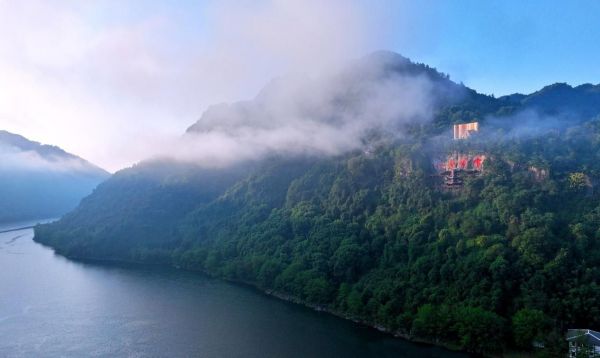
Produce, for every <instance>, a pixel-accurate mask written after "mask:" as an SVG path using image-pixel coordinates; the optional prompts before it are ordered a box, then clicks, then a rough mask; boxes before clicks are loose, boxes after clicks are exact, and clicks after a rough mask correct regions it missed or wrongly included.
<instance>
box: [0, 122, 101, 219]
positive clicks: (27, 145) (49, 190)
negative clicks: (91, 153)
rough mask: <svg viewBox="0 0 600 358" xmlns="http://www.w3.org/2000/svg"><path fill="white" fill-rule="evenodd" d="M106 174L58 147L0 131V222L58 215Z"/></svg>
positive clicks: (77, 200)
mask: <svg viewBox="0 0 600 358" xmlns="http://www.w3.org/2000/svg"><path fill="white" fill-rule="evenodd" d="M108 176H109V174H108V173H107V172H106V171H104V170H102V169H100V168H98V167H96V166H94V165H92V164H90V163H89V162H87V161H85V160H83V159H81V158H79V157H77V156H74V155H72V154H69V153H67V152H65V151H64V150H62V149H60V148H58V147H55V146H50V145H42V144H40V143H38V142H33V141H30V140H28V139H26V138H24V137H22V136H20V135H17V134H13V133H10V132H7V131H2V130H0V222H8V221H17V220H31V219H40V218H50V217H58V216H61V215H62V214H64V213H66V212H67V211H70V210H72V209H74V208H75V207H76V206H77V205H78V204H79V201H80V200H81V198H83V197H84V196H86V195H89V194H90V193H91V192H92V190H93V189H94V187H95V186H96V185H97V184H98V183H99V182H101V181H102V180H104V179H106V178H107V177H108Z"/></svg>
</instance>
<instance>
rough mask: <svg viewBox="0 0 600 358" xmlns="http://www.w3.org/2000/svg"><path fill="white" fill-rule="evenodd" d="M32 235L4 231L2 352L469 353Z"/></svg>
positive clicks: (0, 256)
mask: <svg viewBox="0 0 600 358" xmlns="http://www.w3.org/2000/svg"><path fill="white" fill-rule="evenodd" d="M10 226H11V225H0V231H2V230H3V229H5V228H7V227H10ZM23 226H27V225H24V223H16V224H13V225H12V227H23ZM32 238H33V230H32V229H24V230H19V231H12V232H6V233H0V357H83V356H99V357H261V358H262V357H420V358H428V357H465V355H461V354H458V353H454V352H449V351H445V350H443V349H440V348H435V347H429V346H422V345H416V344H413V343H409V342H405V341H402V340H399V339H394V338H391V337H389V336H387V335H385V334H381V333H379V332H377V331H374V330H372V329H369V328H366V327H362V326H360V325H357V324H354V323H351V322H347V321H345V320H342V319H339V318H336V317H333V316H330V315H328V314H324V313H318V312H314V311H312V310H310V309H307V308H304V307H301V306H298V305H294V304H290V303H286V302H282V301H280V300H277V299H275V298H272V297H269V296H266V295H264V294H261V293H260V292H257V291H256V290H253V289H251V288H247V287H243V286H239V285H235V284H230V283H225V282H222V281H219V280H214V279H210V278H207V277H204V276H201V275H197V274H193V273H188V272H181V271H177V270H167V269H157V268H140V267H135V268H133V267H122V266H105V265H96V264H84V263H80V262H74V261H70V260H67V259H65V258H63V257H60V256H57V255H54V253H53V252H52V250H50V249H48V248H45V247H43V246H40V245H38V244H36V243H34V242H33V241H32Z"/></svg>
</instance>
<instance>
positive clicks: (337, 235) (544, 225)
mask: <svg viewBox="0 0 600 358" xmlns="http://www.w3.org/2000/svg"><path fill="white" fill-rule="evenodd" d="M536 101H537V102H536V103H543V101H542V100H541V99H540V98H537V99H536ZM525 102H526V98H525V99H524V98H523V97H522V96H513V97H510V98H503V99H498V100H495V99H491V98H490V97H485V96H480V95H476V94H473V93H471V94H470V97H469V99H468V100H467V101H466V102H465V103H463V104H462V105H455V106H450V107H445V108H443V109H441V110H440V111H439V112H438V113H437V114H436V117H435V120H434V121H433V122H432V123H429V124H427V125H419V126H417V125H415V126H414V127H413V128H411V134H412V135H411V139H404V140H402V141H401V142H395V141H387V142H386V141H384V142H382V143H379V144H378V145H377V146H376V147H375V149H374V150H372V151H368V152H364V153H363V152H355V153H349V154H346V155H343V156H340V157H335V158H296V159H290V158H287V159H286V158H278V159H271V160H269V161H266V162H265V163H262V164H260V165H259V167H258V168H252V167H247V168H244V169H243V170H241V169H240V170H238V171H236V172H235V173H225V172H222V171H210V170H192V169H189V168H188V169H184V168H179V169H177V170H174V169H173V168H172V167H170V166H167V167H166V169H165V170H164V171H163V173H162V174H160V175H157V174H152V175H151V174H150V173H156V170H155V168H151V169H150V170H148V171H145V170H144V168H134V169H132V170H129V171H124V172H122V173H119V174H117V175H116V176H115V177H113V178H112V179H110V180H109V181H108V182H106V183H105V184H103V185H102V186H100V187H99V188H98V190H96V192H95V193H94V194H93V195H92V196H90V197H88V198H87V199H85V200H84V202H83V203H82V205H81V206H80V207H79V208H78V209H77V210H76V211H74V212H73V213H71V214H70V215H68V216H67V217H66V218H65V219H63V220H61V221H60V222H58V223H54V224H50V225H44V226H40V227H38V228H36V240H38V241H40V242H43V243H47V244H50V245H52V246H54V247H55V248H56V249H57V250H58V251H59V252H61V253H63V254H65V255H67V256H74V257H96V258H98V257H103V258H118V259H129V260H138V261H145V262H162V263H169V264H172V265H175V266H178V267H182V268H186V269H191V270H201V271H204V272H207V273H210V274H212V275H216V276H220V277H225V278H228V279H233V280H239V281H244V282H249V283H252V284H254V285H256V286H258V287H260V288H263V289H265V290H273V291H275V292H277V293H279V294H282V295H287V296H288V297H291V298H293V299H296V300H300V301H303V302H306V303H309V304H311V305H316V306H320V307H324V308H327V309H329V310H331V311H333V312H336V313H338V314H342V315H344V316H347V317H351V318H354V319H358V320H362V321H365V322H368V323H370V324H373V325H377V326H381V327H384V328H386V329H388V330H390V331H397V332H401V333H403V334H406V335H415V336H418V337H422V338H426V339H428V340H430V341H435V342H444V343H447V344H451V345H454V346H457V347H460V348H463V349H465V350H469V351H475V352H495V351H500V350H502V349H504V348H506V347H508V346H513V347H517V348H521V349H526V350H527V349H531V348H532V344H533V343H534V342H538V343H544V344H545V345H546V346H547V347H554V346H555V345H556V342H560V341H561V340H562V338H561V334H562V333H561V332H563V330H564V329H565V328H568V327H589V328H595V329H598V328H600V314H599V313H600V284H599V282H598V281H599V279H600V229H599V228H600V204H599V201H598V199H599V195H598V193H597V188H596V186H597V181H598V178H599V177H600V163H598V161H597V158H598V154H599V153H600V119H598V118H597V119H596V120H589V121H582V120H581V119H579V120H577V121H573V120H572V119H568V121H569V122H568V124H566V122H562V124H561V127H560V128H559V129H558V130H552V131H544V132H543V135H540V133H534V132H531V131H529V132H526V133H523V132H522V131H520V132H518V133H517V132H511V131H512V129H513V127H515V126H517V125H518V124H519V121H518V120H515V121H512V122H511V121H510V120H509V119H506V120H505V121H504V122H502V123H501V125H499V124H495V125H492V121H491V120H490V122H489V123H490V125H489V126H488V127H487V133H488V134H487V135H486V136H485V137H481V138H480V139H482V140H473V141H469V142H467V143H461V144H448V143H441V144H440V143H438V142H439V137H438V138H437V139H436V143H435V144H433V143H432V142H433V141H430V139H429V138H431V137H432V136H434V135H438V134H439V133H440V132H441V131H442V130H447V128H448V126H449V124H450V123H452V122H456V121H463V120H467V119H472V118H474V117H475V118H484V116H485V115H486V114H495V115H496V116H506V115H513V114H515V113H518V112H519V108H520V107H519V106H521V105H522V103H525ZM521 109H522V108H521ZM505 118H506V117H505ZM565 121H567V119H565ZM567 127H569V128H567ZM484 128H485V123H484ZM520 129H524V128H522V127H521V128H520ZM451 150H477V151H483V152H485V153H486V155H487V156H488V159H487V161H486V163H485V172H484V174H483V175H480V176H472V177H469V178H467V179H466V180H465V184H464V187H463V188H462V189H460V190H455V191H449V190H447V189H444V188H443V186H442V185H441V180H440V178H439V177H436V176H435V173H434V171H433V168H432V165H431V158H432V156H434V155H436V153H438V154H439V153H447V152H448V151H451ZM208 185H212V186H211V187H208ZM209 189H210V190H209ZM552 349H554V348H552ZM557 349H558V351H560V347H559V348H557ZM547 351H549V350H547Z"/></svg>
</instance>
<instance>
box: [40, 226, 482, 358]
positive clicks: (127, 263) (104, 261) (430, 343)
mask: <svg viewBox="0 0 600 358" xmlns="http://www.w3.org/2000/svg"><path fill="white" fill-rule="evenodd" d="M33 241H34V242H35V243H37V244H39V245H42V246H44V247H47V248H49V249H51V250H52V251H53V253H54V254H55V255H59V256H61V257H64V258H66V259H69V260H73V261H76V262H80V263H84V264H85V263H90V264H94V263H96V264H105V265H121V266H130V267H138V268H142V267H153V268H165V269H171V270H178V271H183V272H188V273H196V274H198V273H199V274H202V275H205V276H207V277H209V278H211V279H216V280H220V281H224V282H228V283H231V284H235V285H241V286H244V287H246V288H250V289H252V290H255V291H257V292H259V293H261V294H263V295H266V296H270V297H273V298H276V299H278V300H281V301H285V302H289V303H291V304H295V305H300V306H304V307H306V308H309V309H311V310H313V311H315V312H322V313H326V314H329V315H332V316H335V317H337V318H340V319H343V320H346V321H350V322H353V323H355V324H359V325H361V326H364V327H368V328H370V329H373V330H376V331H378V332H381V333H383V334H386V335H388V336H391V337H394V338H396V339H401V340H404V341H407V342H411V343H415V344H419V345H426V346H431V347H440V348H443V349H446V350H448V351H452V352H458V353H464V354H465V355H467V356H473V353H470V352H467V351H464V350H461V349H458V348H457V347H455V346H452V345H449V344H446V343H444V342H434V341H429V340H427V339H423V338H420V337H416V336H411V335H408V334H404V333H402V332H393V331H390V330H388V329H386V328H385V327H383V326H378V325H375V324H373V323H371V322H368V321H365V320H360V319H357V318H354V317H350V316H346V315H344V314H343V313H340V312H337V311H335V310H332V309H330V308H328V307H324V306H319V305H314V304H310V303H308V302H304V301H302V300H300V299H297V298H295V297H293V296H290V295H287V294H282V293H279V292H277V291H275V290H272V289H264V288H261V287H259V286H258V285H257V284H255V283H253V282H248V281H243V280H235V279H229V278H224V277H220V276H216V275H213V274H211V273H210V272H207V271H204V270H191V269H186V268H182V267H178V266H175V265H172V264H164V263H149V262H144V261H136V260H125V259H114V258H113V259H110V258H90V257H76V256H66V255H63V254H61V253H60V252H58V251H57V250H56V249H55V248H54V247H52V246H50V245H47V244H44V243H41V242H39V241H37V240H35V236H34V237H33Z"/></svg>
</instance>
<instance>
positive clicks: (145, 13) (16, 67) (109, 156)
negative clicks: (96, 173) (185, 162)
mask: <svg viewBox="0 0 600 358" xmlns="http://www.w3.org/2000/svg"><path fill="white" fill-rule="evenodd" d="M152 4H153V5H152ZM183 6H187V5H181V4H180V5H179V6H175V5H171V7H169V6H167V5H165V4H164V3H163V4H162V5H161V6H159V5H156V4H154V2H147V1H135V0H128V1H119V2H115V1H110V0H98V1H93V2H78V1H69V0H57V1H44V0H29V1H21V0H0V78H1V79H2V80H1V81H0V128H1V129H6V130H9V131H13V132H16V133H19V134H22V135H25V136H28V137H30V138H32V139H34V140H38V141H42V142H45V143H52V144H56V145H60V146H61V147H63V148H64V149H65V150H67V151H70V152H73V153H75V154H77V155H80V156H82V157H84V158H86V159H89V160H91V161H92V162H95V163H96V164H99V165H100V166H103V167H105V168H107V169H109V170H116V169H119V168H121V167H123V166H126V165H130V164H132V163H134V162H136V161H138V160H141V159H143V158H145V157H146V156H147V155H149V154H152V153H156V152H157V151H159V149H160V148H156V145H157V143H164V142H170V141H171V140H172V139H173V138H175V137H177V136H179V135H180V134H181V133H182V132H183V130H184V129H185V128H186V127H187V126H188V125H189V124H191V123H193V122H194V121H195V120H196V119H197V117H198V116H199V115H200V114H201V113H202V111H203V110H204V109H205V108H206V107H207V106H208V105H210V104H212V103H217V102H222V101H233V100H237V99H240V98H249V97H251V96H252V95H253V94H254V93H255V92H256V91H257V90H258V89H259V88H260V87H262V85H263V84H264V83H266V82H267V81H268V79H270V78H271V77H273V76H275V75H278V74H282V73H286V72H289V71H294V72H308V73H324V72H327V71H328V70H330V69H331V68H332V67H335V66H336V65H337V64H339V63H340V62H341V61H342V60H347V59H348V58H352V57H357V56H358V55H360V54H363V53H365V52H366V51H367V49H368V46H369V44H368V40H369V39H372V38H373V35H372V31H371V30H370V29H369V28H368V24H367V22H366V20H365V12H364V8H361V7H359V6H358V5H357V4H355V3H348V2H345V1H341V0H332V1H318V0H302V1H301V0H292V1H283V0H266V1H258V2H250V1H242V2H239V1H208V2H202V1H198V2H196V3H194V4H193V6H189V9H187V8H182V7H183ZM294 128H295V129H298V128H297V127H294ZM306 130H308V131H309V130H310V129H309V128H307V129H306ZM271 134H272V133H271ZM281 135H283V136H284V137H285V136H286V135H288V136H293V135H294V134H293V132H289V133H287V134H285V135H284V134H281ZM296 135H297V134H296Z"/></svg>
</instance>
